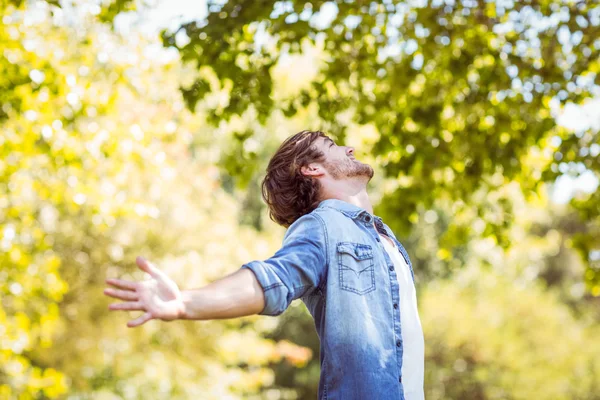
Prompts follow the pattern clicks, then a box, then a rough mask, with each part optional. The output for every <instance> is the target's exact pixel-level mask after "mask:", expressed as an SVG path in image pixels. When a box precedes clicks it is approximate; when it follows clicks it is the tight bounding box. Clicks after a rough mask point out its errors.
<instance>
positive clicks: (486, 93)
mask: <svg viewBox="0 0 600 400" xmlns="http://www.w3.org/2000/svg"><path fill="white" fill-rule="evenodd" d="M0 10H1V13H0V15H1V21H0V129H1V130H0V132H1V134H0V154H1V157H0V295H1V305H2V307H1V308H0V398H2V399H62V398H66V399H241V398H248V399H314V398H316V390H317V385H318V377H319V363H318V361H319V357H318V351H319V344H318V339H317V336H316V333H315V330H314V324H313V321H312V319H311V317H310V315H309V314H308V312H307V310H306V309H305V307H304V305H303V304H302V303H301V302H300V301H296V302H294V303H293V304H292V305H291V306H290V307H289V308H288V310H287V311H286V312H285V313H283V314H282V315H281V316H278V317H265V316H249V317H244V318H240V319H231V320H221V321H202V322H194V321H176V322H170V323H166V322H161V321H151V322H149V323H147V324H145V325H143V326H142V327H139V328H136V329H128V328H127V327H126V325H125V324H126V321H127V320H129V319H132V318H133V317H135V316H136V313H133V312H132V313H130V315H127V313H109V311H108V309H107V306H108V304H109V303H110V302H112V300H111V299H108V298H107V297H106V296H103V294H102V290H103V289H104V287H105V283H104V280H105V279H106V278H107V277H116V276H118V277H123V278H125V279H143V278H144V276H143V273H141V271H139V269H138V268H137V267H136V265H135V261H134V260H135V257H136V256H137V255H143V256H144V257H146V258H147V259H149V260H151V261H153V262H154V263H155V264H156V265H157V266H158V267H160V268H161V269H162V270H163V271H165V272H166V273H167V274H169V275H170V276H171V277H172V278H173V279H174V280H175V281H176V282H177V283H178V284H179V286H180V287H181V288H194V287H200V286H203V285H205V284H207V283H208V282H211V281H213V280H215V279H217V278H219V277H221V276H223V275H225V274H228V273H231V272H233V271H235V270H237V269H238V268H239V267H240V266H241V265H242V264H243V263H245V262H248V261H251V260H254V259H266V258H268V257H270V256H271V255H272V254H273V253H274V252H275V251H276V250H277V249H278V248H279V247H280V245H281V240H282V237H283V234H284V232H285V230H284V229H283V228H282V227H279V226H277V225H276V224H275V223H274V222H272V221H270V220H269V218H268V216H267V210H266V208H265V205H264V203H263V201H262V199H261V196H260V189H259V185H260V180H261V179H262V177H263V171H264V170H265V167H266V164H267V162H268V160H269V157H270V156H271V155H272V154H273V152H274V151H275V150H276V148H277V147H278V145H279V144H280V143H281V142H282V141H283V140H284V139H285V138H286V137H288V136H290V135H291V134H293V133H296V132H298V131H300V130H303V129H311V130H316V129H321V130H323V131H325V132H327V133H328V134H329V135H331V136H332V137H334V138H335V139H336V140H337V141H338V143H340V144H345V145H350V146H354V147H355V148H356V156H357V158H358V159H359V160H361V161H363V162H367V163H370V164H371V165H372V166H373V167H374V169H375V176H374V178H373V179H372V181H371V183H370V184H369V192H370V194H371V199H372V201H373V203H374V205H375V214H377V215H379V216H381V217H383V218H384V221H386V223H387V224H388V225H390V227H391V228H392V229H393V230H394V232H395V233H396V235H397V237H398V238H399V240H400V241H401V242H402V243H403V244H404V245H405V247H406V248H407V250H408V252H409V254H410V256H411V258H412V260H413V264H414V269H415V277H416V283H417V286H418V301H419V309H420V315H421V319H422V323H423V328H424V334H425V343H426V377H425V393H426V398H427V399H430V400H435V399H600V341H599V340H598V337H600V218H599V214H600V191H599V190H598V178H599V177H600V163H599V158H598V155H599V153H600V144H599V143H600V140H599V137H600V135H599V130H600V88H599V86H598V84H599V83H600V82H599V78H598V73H599V72H600V62H599V53H600V39H599V38H600V6H599V5H598V3H597V2H595V1H592V0H589V1H574V0H571V1H566V0H563V1H558V0H556V1H551V0H539V1H538V0H535V1H534V0H529V1H527V0H526V1H522V2H516V1H510V0H502V1H483V0H446V1H441V0H436V1H425V0H422V1H406V2H395V1H391V0H390V1H381V2H375V1H372V2H370V1H328V2H324V1H312V2H306V1H268V0H265V1H229V2H227V1H214V2H209V3H208V4H207V3H206V2H204V1H159V0H156V1H131V0H129V1H128V0H117V1H102V2H101V1H87V0H82V1H58V0H46V1H27V0H0ZM341 368H343V366H341Z"/></svg>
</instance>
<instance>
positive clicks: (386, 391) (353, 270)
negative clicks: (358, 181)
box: [241, 199, 414, 400]
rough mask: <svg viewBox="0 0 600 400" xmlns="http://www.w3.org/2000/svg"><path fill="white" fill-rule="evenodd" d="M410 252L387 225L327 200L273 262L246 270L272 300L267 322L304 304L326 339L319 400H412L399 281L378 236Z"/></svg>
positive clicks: (293, 230) (291, 233) (296, 226)
mask: <svg viewBox="0 0 600 400" xmlns="http://www.w3.org/2000/svg"><path fill="white" fill-rule="evenodd" d="M373 223H375V226H376V227H377V230H378V231H379V232H381V233H384V234H386V235H387V236H389V237H390V238H391V239H392V240H393V241H394V243H396V246H397V248H398V249H399V250H400V252H401V253H402V256H403V257H404V259H405V260H406V263H407V264H408V265H409V267H410V270H411V274H412V278H413V282H414V273H413V269H412V263H411V261H410V258H409V257H408V254H407V253H406V250H405V249H404V247H403V246H402V244H400V242H399V241H398V240H397V239H396V237H395V236H394V234H393V233H392V231H391V230H390V229H389V227H388V226H387V225H386V224H384V223H383V221H382V220H381V218H379V217H377V216H376V215H372V214H370V213H369V212H367V211H366V210H365V209H363V208H361V207H358V206H355V205H353V204H350V203H347V202H345V201H341V200H337V199H327V200H324V201H322V202H321V203H320V204H319V206H318V207H317V208H316V209H315V210H313V211H312V212H311V213H309V214H306V215H303V216H302V217H300V218H299V219H298V220H296V221H295V222H294V223H293V224H292V225H291V226H290V227H289V228H288V230H287V231H286V233H285V236H284V239H283V245H282V247H281V249H279V250H278V251H277V252H276V253H275V254H274V255H273V256H272V257H271V258H269V259H268V260H265V261H252V262H249V263H247V264H244V265H243V266H242V267H241V268H248V269H250V270H252V271H253V272H254V274H255V275H256V278H257V280H258V281H259V283H260V285H261V286H262V288H263V290H264V294H265V303H266V304H265V308H264V309H263V310H262V311H261V312H260V313H259V314H260V315H271V316H276V315H279V314H281V313H282V312H284V311H285V310H286V309H287V307H288V306H289V305H290V303H291V302H292V301H293V300H295V299H301V300H302V301H303V302H304V304H305V305H306V307H307V308H308V310H309V312H310V313H311V315H312V317H313V318H314V320H315V327H316V330H317V333H318V335H319V339H320V354H319V356H320V363H321V376H320V380H319V393H318V398H319V400H325V399H331V400H338V399H339V400H349V399H372V400H377V399H394V400H404V391H403V387H402V376H401V371H402V352H403V342H402V334H401V327H400V318H401V316H400V307H399V304H398V303H399V292H398V287H399V286H398V280H397V277H396V272H395V271H394V266H393V263H392V260H391V259H390V257H389V255H388V254H387V251H385V249H384V247H383V244H382V243H381V242H380V240H381V239H380V238H379V235H378V234H377V231H376V230H375V226H374V225H373Z"/></svg>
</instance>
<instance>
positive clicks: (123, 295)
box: [104, 288, 138, 301]
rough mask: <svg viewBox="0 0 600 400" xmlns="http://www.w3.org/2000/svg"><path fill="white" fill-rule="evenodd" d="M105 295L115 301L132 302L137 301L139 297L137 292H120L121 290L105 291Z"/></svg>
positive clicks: (110, 289)
mask: <svg viewBox="0 0 600 400" xmlns="http://www.w3.org/2000/svg"><path fill="white" fill-rule="evenodd" d="M104 294H105V295H107V296H110V297H114V298H115V299H121V300H132V301H137V300H138V295H137V293H136V292H132V291H131V290H119V289H112V288H108V289H104Z"/></svg>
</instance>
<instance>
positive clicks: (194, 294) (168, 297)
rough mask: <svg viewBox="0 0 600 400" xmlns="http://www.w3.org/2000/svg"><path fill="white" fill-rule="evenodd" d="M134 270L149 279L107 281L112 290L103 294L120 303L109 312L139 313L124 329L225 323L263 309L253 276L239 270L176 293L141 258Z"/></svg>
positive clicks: (172, 285)
mask: <svg viewBox="0 0 600 400" xmlns="http://www.w3.org/2000/svg"><path fill="white" fill-rule="evenodd" d="M136 263H137V265H138V267H139V268H140V269H141V270H143V271H144V272H147V273H148V274H150V279H148V280H145V281H141V282H133V281H126V280H122V279H114V278H109V279H107V280H106V283H108V284H110V285H112V286H114V288H107V289H105V290H104V294H105V295H107V296H110V297H114V298H117V299H120V300H124V302H122V303H113V304H111V305H110V306H109V309H110V310H126V311H143V312H144V314H142V315H141V316H140V317H138V318H136V319H134V320H132V321H129V322H128V323H127V326H128V327H130V328H132V327H136V326H140V325H142V324H144V323H145V322H147V321H149V320H151V319H160V320H163V321H172V320H174V319H193V320H207V319H225V318H235V317H242V316H246V315H252V314H258V313H260V312H261V311H262V310H263V309H264V307H265V298H264V293H263V290H262V288H261V286H260V284H259V282H258V280H257V279H256V276H255V275H254V273H253V272H252V271H250V270H248V269H245V268H244V269H240V270H237V271H236V272H234V273H231V274H230V275H227V276H225V277H223V278H220V279H219V280H217V281H215V282H212V283H210V284H208V285H206V286H204V287H202V288H199V289H193V290H184V291H180V290H179V287H178V286H177V284H176V283H175V282H174V281H173V280H172V279H171V278H169V277H168V276H167V275H166V274H165V273H164V272H162V271H160V270H159V269H158V268H156V266H154V265H153V264H152V263H150V262H148V261H147V260H145V259H144V258H143V257H137V258H136Z"/></svg>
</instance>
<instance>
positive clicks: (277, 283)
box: [264, 282, 283, 292]
mask: <svg viewBox="0 0 600 400" xmlns="http://www.w3.org/2000/svg"><path fill="white" fill-rule="evenodd" d="M279 286H283V283H281V282H276V283H274V284H272V285H270V286H267V287H266V288H265V290H264V291H265V292H266V291H267V290H270V289H275V288H276V287H279Z"/></svg>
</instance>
